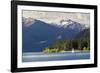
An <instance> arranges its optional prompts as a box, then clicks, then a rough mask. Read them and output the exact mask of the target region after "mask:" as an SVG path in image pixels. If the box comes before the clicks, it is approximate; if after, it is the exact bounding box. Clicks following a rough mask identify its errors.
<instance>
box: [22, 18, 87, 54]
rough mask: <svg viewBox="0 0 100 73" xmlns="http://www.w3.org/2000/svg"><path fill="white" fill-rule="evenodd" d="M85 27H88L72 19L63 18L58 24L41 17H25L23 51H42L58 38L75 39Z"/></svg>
mask: <svg viewBox="0 0 100 73" xmlns="http://www.w3.org/2000/svg"><path fill="white" fill-rule="evenodd" d="M84 29H86V27H85V26H84V25H83V24H81V23H78V22H76V21H73V20H71V19H69V20H61V21H59V23H58V24H57V23H51V22H48V21H44V20H39V19H33V18H23V29H22V34H23V36H22V40H23V48H24V49H23V51H31V52H32V51H41V50H42V49H43V48H45V47H48V46H50V45H52V44H53V43H55V42H56V41H57V40H66V39H74V38H75V37H76V36H77V35H78V34H79V33H80V32H81V31H83V30H84ZM34 48H37V49H34Z"/></svg>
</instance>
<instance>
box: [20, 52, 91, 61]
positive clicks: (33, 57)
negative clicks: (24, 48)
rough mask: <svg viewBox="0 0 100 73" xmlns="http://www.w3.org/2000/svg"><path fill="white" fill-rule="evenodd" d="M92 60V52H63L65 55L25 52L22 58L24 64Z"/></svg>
mask: <svg viewBox="0 0 100 73" xmlns="http://www.w3.org/2000/svg"><path fill="white" fill-rule="evenodd" d="M82 59H90V52H63V53H48V54H45V53H42V52H37V53H36V52H35V53H34V52H25V53H23V56H22V61H23V62H38V61H57V60H82Z"/></svg>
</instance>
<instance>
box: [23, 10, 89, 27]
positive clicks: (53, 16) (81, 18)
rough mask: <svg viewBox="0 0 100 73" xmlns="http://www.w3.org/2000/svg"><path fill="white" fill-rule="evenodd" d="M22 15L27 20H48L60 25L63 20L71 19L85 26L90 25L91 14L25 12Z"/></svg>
mask: <svg viewBox="0 0 100 73" xmlns="http://www.w3.org/2000/svg"><path fill="white" fill-rule="evenodd" d="M22 15H23V17H25V18H33V19H40V20H46V21H48V22H50V23H59V22H60V21H61V20H68V19H71V20H73V21H76V22H80V23H82V24H85V25H90V14H89V13H78V12H50V11H48V12H47V11H33V10H23V12H22Z"/></svg>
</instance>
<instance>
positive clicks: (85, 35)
mask: <svg viewBox="0 0 100 73" xmlns="http://www.w3.org/2000/svg"><path fill="white" fill-rule="evenodd" d="M76 38H90V28H87V29H84V30H83V31H81V32H80V33H79V34H77V36H76Z"/></svg>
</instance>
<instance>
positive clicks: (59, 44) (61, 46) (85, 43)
mask: <svg viewBox="0 0 100 73" xmlns="http://www.w3.org/2000/svg"><path fill="white" fill-rule="evenodd" d="M72 49H74V50H79V51H89V50H90V40H89V38H80V39H73V40H58V41H56V43H55V44H54V45H53V46H51V47H47V48H44V50H43V52H45V53H48V52H61V51H71V50H72Z"/></svg>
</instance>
